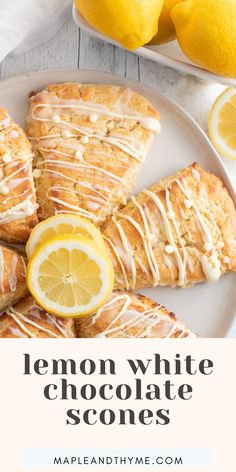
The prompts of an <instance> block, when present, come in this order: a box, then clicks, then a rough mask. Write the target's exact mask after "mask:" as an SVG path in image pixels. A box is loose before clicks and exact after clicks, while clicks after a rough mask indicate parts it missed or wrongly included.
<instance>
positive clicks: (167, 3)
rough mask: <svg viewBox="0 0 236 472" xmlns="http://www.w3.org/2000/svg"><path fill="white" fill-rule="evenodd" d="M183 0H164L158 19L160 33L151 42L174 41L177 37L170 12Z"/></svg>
mask: <svg viewBox="0 0 236 472" xmlns="http://www.w3.org/2000/svg"><path fill="white" fill-rule="evenodd" d="M182 1H183V0H164V5H163V8H162V11H161V14H160V18H159V21H158V33H157V34H156V36H154V38H153V39H152V40H151V41H150V43H149V44H162V43H167V42H168V41H173V39H175V38H176V34H175V27H174V23H173V21H172V19H171V16H170V12H171V10H172V9H173V8H174V7H175V5H177V3H180V2H182Z"/></svg>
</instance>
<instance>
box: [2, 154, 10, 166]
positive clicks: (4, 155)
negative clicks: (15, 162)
mask: <svg viewBox="0 0 236 472" xmlns="http://www.w3.org/2000/svg"><path fill="white" fill-rule="evenodd" d="M2 160H3V162H5V163H6V164H7V163H8V162H11V155H10V154H7V153H6V154H3V156H2Z"/></svg>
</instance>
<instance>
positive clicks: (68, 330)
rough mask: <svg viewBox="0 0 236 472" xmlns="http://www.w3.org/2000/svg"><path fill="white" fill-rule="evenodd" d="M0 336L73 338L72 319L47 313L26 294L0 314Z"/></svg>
mask: <svg viewBox="0 0 236 472" xmlns="http://www.w3.org/2000/svg"><path fill="white" fill-rule="evenodd" d="M0 337H1V338H73V337H75V333H74V321H73V320H72V319H71V318H67V319H63V318H55V316H52V315H49V314H48V313H46V312H45V311H44V310H43V308H41V307H39V306H38V305H37V304H36V302H35V301H34V300H33V298H32V297H30V296H27V297H25V298H23V299H22V300H21V301H20V302H18V303H17V304H16V305H14V306H13V307H10V308H9V309H7V310H6V311H5V312H4V313H3V314H2V315H1V316H0Z"/></svg>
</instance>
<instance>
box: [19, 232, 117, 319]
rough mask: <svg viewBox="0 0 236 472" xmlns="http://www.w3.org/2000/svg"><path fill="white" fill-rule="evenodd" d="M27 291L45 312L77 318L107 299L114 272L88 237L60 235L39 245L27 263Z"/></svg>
mask: <svg viewBox="0 0 236 472" xmlns="http://www.w3.org/2000/svg"><path fill="white" fill-rule="evenodd" d="M26 280H27V285H28V289H29V291H30V292H31V294H32V295H33V297H34V298H35V300H36V301H37V302H38V303H39V305H41V306H42V307H43V308H44V309H45V310H46V311H47V312H48V313H52V314H54V315H57V316H63V317H73V318H79V317H82V316H85V315H89V314H92V313H95V312H96V311H97V310H98V308H100V307H101V306H102V305H103V304H104V303H105V302H106V301H107V299H108V297H109V296H110V294H111V292H112V290H113V286H114V271H113V267H112V264H111V261H110V259H109V257H108V256H107V255H106V253H105V251H104V250H103V249H100V248H99V246H98V245H97V244H95V243H94V242H93V241H91V240H90V239H87V238H82V237H79V236H76V235H62V236H56V237H54V238H51V239H49V240H48V241H47V242H46V243H43V244H41V245H40V246H39V247H38V248H37V249H36V250H35V252H34V253H33V255H32V257H31V258H30V260H29V264H28V266H27V272H26Z"/></svg>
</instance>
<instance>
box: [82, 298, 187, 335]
mask: <svg viewBox="0 0 236 472" xmlns="http://www.w3.org/2000/svg"><path fill="white" fill-rule="evenodd" d="M76 332H77V336H78V337H79V338H186V337H190V336H191V337H196V335H195V334H193V333H191V331H189V330H188V329H187V328H185V326H184V325H183V324H182V323H180V322H179V321H177V319H176V317H175V315H174V314H173V313H169V312H168V311H167V310H166V309H165V308H164V307H163V306H161V305H159V304H158V303H157V302H155V301H154V300H151V299H150V298H147V297H145V296H143V295H139V294H135V293H132V292H129V291H121V292H114V293H113V294H112V296H111V298H110V300H109V301H108V302H107V303H106V304H105V305H104V306H103V307H102V308H100V310H99V311H98V312H97V313H96V314H95V315H93V316H91V317H89V318H83V319H81V320H78V321H76Z"/></svg>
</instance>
